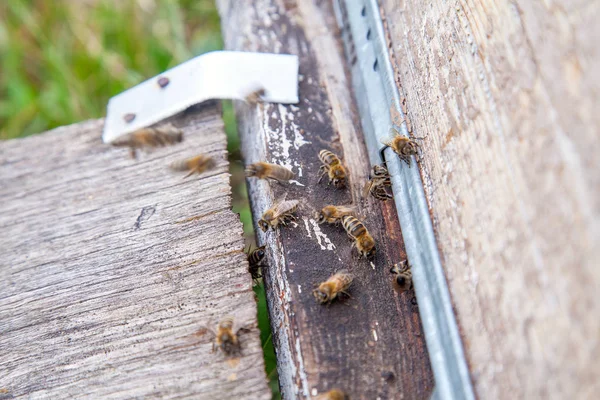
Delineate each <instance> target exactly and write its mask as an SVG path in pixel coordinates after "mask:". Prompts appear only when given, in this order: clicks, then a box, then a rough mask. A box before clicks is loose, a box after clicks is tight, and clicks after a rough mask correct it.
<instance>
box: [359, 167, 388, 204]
mask: <svg viewBox="0 0 600 400" xmlns="http://www.w3.org/2000/svg"><path fill="white" fill-rule="evenodd" d="M388 186H392V181H391V179H390V174H389V172H388V170H387V168H386V167H385V166H384V165H374V166H373V168H372V170H371V174H370V176H369V181H368V182H367V183H366V184H365V186H364V189H363V198H366V197H367V195H368V194H369V193H370V194H371V196H373V197H375V198H376V199H377V200H382V201H386V200H388V199H391V198H392V197H393V196H392V195H391V194H390V193H388V191H387V190H386V187H388Z"/></svg>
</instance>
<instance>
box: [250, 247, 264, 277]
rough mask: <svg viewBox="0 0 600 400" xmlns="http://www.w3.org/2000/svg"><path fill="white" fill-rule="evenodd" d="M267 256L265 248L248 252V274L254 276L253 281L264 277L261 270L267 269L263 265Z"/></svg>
mask: <svg viewBox="0 0 600 400" xmlns="http://www.w3.org/2000/svg"><path fill="white" fill-rule="evenodd" d="M266 254H267V253H266V252H265V246H260V247H257V248H256V249H254V250H252V251H249V252H248V272H250V275H252V279H260V278H261V277H262V274H261V268H265V266H264V265H262V261H263V259H264V258H265V255H266Z"/></svg>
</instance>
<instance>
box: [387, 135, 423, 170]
mask: <svg viewBox="0 0 600 400" xmlns="http://www.w3.org/2000/svg"><path fill="white" fill-rule="evenodd" d="M390 132H391V133H392V134H393V135H394V137H393V138H392V139H390V140H387V141H382V143H383V144H384V145H386V146H387V147H391V148H392V150H394V153H396V154H398V156H399V157H400V159H401V160H402V161H404V162H405V163H407V164H408V166H409V167H410V156H417V155H419V150H420V149H421V146H419V144H418V143H417V142H416V141H415V140H414V139H411V138H408V137H406V136H402V135H400V134H399V133H398V131H397V130H396V128H392V129H391V130H390ZM383 150H385V148H384V149H383ZM383 150H382V151H383Z"/></svg>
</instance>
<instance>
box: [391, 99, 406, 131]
mask: <svg viewBox="0 0 600 400" xmlns="http://www.w3.org/2000/svg"><path fill="white" fill-rule="evenodd" d="M390 118H391V120H392V124H394V125H396V126H400V125H402V123H403V122H404V118H402V116H401V115H400V112H399V111H398V110H397V109H396V107H395V106H394V105H393V104H392V106H391V107H390Z"/></svg>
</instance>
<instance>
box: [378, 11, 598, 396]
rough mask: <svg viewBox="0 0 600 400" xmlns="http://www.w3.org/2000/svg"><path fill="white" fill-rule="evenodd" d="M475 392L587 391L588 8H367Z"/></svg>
mask: <svg viewBox="0 0 600 400" xmlns="http://www.w3.org/2000/svg"><path fill="white" fill-rule="evenodd" d="M380 3H381V4H382V16H383V18H384V20H385V25H386V26H387V29H388V34H389V39H390V48H391V49H392V51H391V56H392V57H394V64H395V68H396V73H397V82H398V85H399V89H400V92H401V94H402V95H403V96H404V98H405V100H406V102H405V104H406V109H407V111H408V116H409V117H410V121H411V122H412V127H413V130H414V134H415V135H416V136H421V137H424V136H426V139H425V140H423V142H422V146H423V153H424V155H425V156H424V158H423V160H422V162H421V163H420V166H421V168H422V170H421V172H422V175H423V180H424V182H425V192H426V194H427V196H428V201H429V204H430V207H431V212H432V216H433V221H434V224H435V229H436V233H437V239H438V245H439V248H440V251H441V255H442V260H443V264H444V267H445V271H446V275H447V280H448V284H449V288H450V293H451V295H452V299H453V303H454V308H455V310H456V314H457V321H458V323H459V326H460V328H461V334H462V339H463V343H464V348H465V353H466V357H467V360H468V362H469V366H470V371H471V376H472V381H473V384H474V388H475V390H476V393H477V395H478V396H479V397H480V398H482V399H483V398H485V399H513V398H521V399H539V398H544V399H548V398H553V399H564V398H577V399H595V398H599V397H600V380H599V379H598V376H600V345H599V340H600V322H599V321H600V320H599V319H598V316H599V315H600V297H599V296H598V288H599V287H600V268H599V266H600V261H599V260H600V245H599V243H600V157H599V156H598V155H599V154H600V136H599V132H600V113H598V105H599V104H600V48H599V47H598V45H597V44H598V38H600V25H599V24H598V19H599V18H600V3H599V2H597V1H570V0H554V1H518V2H515V1H511V2H508V1H507V2H504V1H500V2H498V1H491V0H460V1H444V0H432V1H422V0H402V1H400V0H382V1H380Z"/></svg>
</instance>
